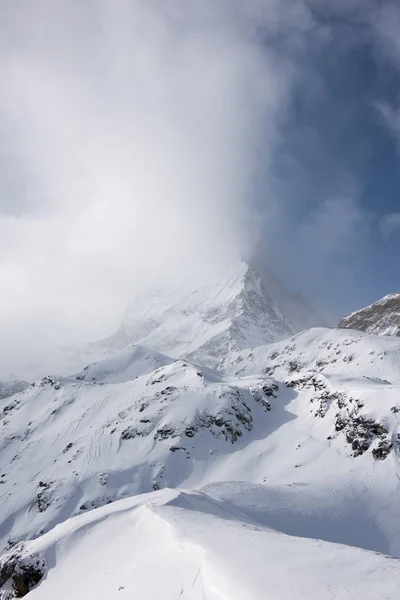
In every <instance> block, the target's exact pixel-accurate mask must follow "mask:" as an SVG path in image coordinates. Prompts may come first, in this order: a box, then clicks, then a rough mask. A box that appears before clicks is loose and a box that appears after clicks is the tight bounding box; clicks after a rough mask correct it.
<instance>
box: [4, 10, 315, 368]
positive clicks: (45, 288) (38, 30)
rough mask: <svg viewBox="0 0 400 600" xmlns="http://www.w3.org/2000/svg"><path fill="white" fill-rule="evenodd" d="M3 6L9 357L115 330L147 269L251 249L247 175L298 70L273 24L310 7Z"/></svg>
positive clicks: (304, 20) (300, 25)
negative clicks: (279, 46)
mask: <svg viewBox="0 0 400 600" xmlns="http://www.w3.org/2000/svg"><path fill="white" fill-rule="evenodd" d="M284 8H286V10H284ZM1 13H2V14H1V15H0V16H1V17H2V18H1V19H0V23H1V24H0V34H1V35H0V37H1V39H2V41H1V42H0V70H1V87H2V94H1V96H0V150H1V157H0V185H1V188H0V189H1V196H0V256H1V259H0V281H1V284H2V294H1V295H0V330H1V331H2V339H1V347H2V348H1V354H2V355H4V356H5V357H6V358H5V359H4V360H3V369H2V372H3V373H4V371H5V369H6V368H7V367H10V368H11V366H12V365H14V364H17V363H18V360H17V357H19V359H20V361H21V363H22V362H23V360H24V359H26V358H29V359H33V358H34V357H36V356H40V355H41V354H42V353H43V352H44V348H47V349H51V347H52V346H53V345H54V344H56V343H59V342H60V340H62V342H64V343H67V342H71V341H81V340H83V339H87V338H90V337H97V336H101V335H103V334H106V333H108V332H109V331H110V330H112V328H113V327H115V326H116V324H117V322H118V319H119V317H120V314H121V311H122V309H123V308H124V306H125V304H126V302H127V301H128V300H129V297H130V295H131V294H132V292H133V291H134V290H135V289H137V287H138V286H140V285H142V284H143V283H144V282H145V281H146V279H147V278H149V277H156V276H158V274H159V273H160V272H162V271H164V270H166V269H173V268H175V267H176V266H177V265H180V266H182V264H189V265H190V268H191V269H193V268H196V265H197V264H199V263H202V262H209V261H210V259H211V258H212V260H213V261H215V260H217V259H220V260H227V259H229V258H230V257H231V256H232V255H236V254H240V253H243V252H246V251H247V250H248V244H249V240H253V239H254V238H255V237H256V230H257V225H256V223H255V220H254V219H253V217H252V212H251V206H252V201H253V199H254V195H255V190H254V187H253V186H254V174H255V172H256V170H257V169H259V167H260V162H262V165H263V167H262V168H263V169H264V170H265V172H267V171H268V162H269V156H270V155H271V153H272V152H273V151H274V148H275V147H276V144H277V143H278V141H279V119H280V115H281V114H282V112H283V114H284V111H285V106H286V102H287V98H288V94H289V92H290V86H291V82H292V81H293V78H294V77H295V74H294V70H293V67H292V65H291V63H290V59H289V58H288V57H287V56H285V55H284V54H282V53H278V52H276V50H274V48H273V46H272V45H271V44H270V43H269V42H268V39H269V36H270V37H273V38H275V37H276V36H280V35H282V34H284V35H286V36H287V47H289V46H290V43H291V41H293V43H294V44H295V45H296V44H298V39H299V36H301V34H302V32H303V31H305V30H307V28H309V27H310V23H311V21H310V16H309V14H308V11H307V10H306V9H305V8H304V6H303V4H302V3H301V2H295V1H293V2H287V3H282V2H277V1H272V0H271V1H261V0H258V1H257V0H252V1H249V2H244V1H243V2H241V1H239V0H236V1H235V2H227V1H225V0H218V1H214V0H205V1H202V2H201V3H199V2H197V1H194V0H193V1H189V2H183V1H180V0H177V1H168V2H166V1H165V0H163V1H161V0H153V1H148V2H147V1H146V2H143V1H141V0H130V1H128V0H119V1H118V2H114V1H113V0H102V1H101V2H100V1H96V2H91V1H87V2H76V1H70V0H62V1H60V2H57V3H53V2H49V1H46V0H38V2H35V3H30V2H24V1H22V0H17V1H16V2H15V3H13V4H12V5H10V4H9V3H7V6H6V5H5V4H3V5H2V8H1ZM296 40H297V41H296ZM261 148H262V151H261ZM38 333H40V335H38Z"/></svg>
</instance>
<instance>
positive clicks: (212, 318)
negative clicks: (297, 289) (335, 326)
mask: <svg viewBox="0 0 400 600" xmlns="http://www.w3.org/2000/svg"><path fill="white" fill-rule="evenodd" d="M277 285H278V284H277V283H276V282H275V284H274V289H275V290H276V291H277V293H278V287H277ZM289 295H290V294H289V293H283V291H282V290H281V293H280V298H283V297H284V296H285V297H286V298H287V301H286V303H284V302H283V301H282V304H285V308H287V309H288V310H287V311H283V310H282V309H281V306H280V303H279V302H277V301H276V300H275V299H274V297H273V296H272V295H271V294H270V292H269V289H268V281H264V280H263V279H262V278H261V277H260V275H258V273H257V272H256V271H254V270H253V269H252V268H251V267H249V266H248V265H247V264H246V263H244V262H241V263H239V264H236V265H229V266H227V267H226V268H224V269H223V270H217V271H214V272H211V273H206V274H201V273H199V274H197V273H192V274H190V275H188V276H187V277H186V279H185V281H181V282H179V283H178V284H176V283H175V284H173V285H172V284H165V285H164V286H160V287H158V288H155V289H152V290H146V291H145V292H142V293H140V294H139V295H138V296H137V297H136V298H135V299H134V301H133V302H132V304H131V306H130V307H129V309H128V310H127V313H126V315H125V318H124V320H123V322H122V325H121V328H120V330H119V331H118V332H117V333H116V334H114V335H113V336H111V337H110V338H108V339H107V340H105V341H104V342H103V343H102V346H103V347H104V348H108V349H121V348H123V347H124V346H125V345H126V344H127V343H129V342H134V343H135V344H141V345H144V346H147V347H149V348H153V349H157V350H158V351H161V352H164V353H166V354H168V355H169V356H173V357H175V358H178V357H184V358H187V359H189V360H193V361H195V362H199V363H201V364H204V365H207V366H210V367H218V366H219V365H220V364H221V358H222V357H224V356H226V354H227V353H229V352H233V351H236V350H240V349H242V348H248V347H254V346H260V345H262V344H265V343H268V342H271V341H274V340H278V339H283V338H285V337H287V336H289V335H291V334H293V333H295V332H296V331H299V330H300V329H302V328H304V327H305V326H308V325H309V324H310V322H312V321H313V322H312V324H313V325H314V324H316V321H318V316H317V315H316V314H315V313H314V312H313V311H312V309H311V308H308V307H306V305H305V304H302V303H301V302H300V300H298V301H297V300H294V299H292V300H291V299H290V298H292V297H290V298H289ZM295 305H296V306H298V307H299V310H298V311H297V312H296V310H295V308H294V307H295ZM319 324H321V323H319Z"/></svg>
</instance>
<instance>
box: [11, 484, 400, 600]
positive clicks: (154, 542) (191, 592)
mask: <svg viewBox="0 0 400 600" xmlns="http://www.w3.org/2000/svg"><path fill="white" fill-rule="evenodd" d="M7 561H8V562H7ZM4 565H7V566H8V567H9V569H8V571H9V573H8V574H9V581H7V582H6V586H8V587H9V588H11V587H12V584H13V583H15V582H17V584H19V585H21V577H19V578H18V575H19V574H20V573H21V572H22V573H23V574H24V575H25V577H24V578H22V581H23V582H24V583H25V582H26V583H27V584H28V585H29V582H30V579H32V577H37V576H40V575H41V574H42V580H41V581H40V582H39V585H38V586H37V587H35V588H34V589H32V591H31V592H30V595H29V598H32V600H54V598H58V599H59V600H67V599H68V600H69V599H70V598H74V599H75V600H88V599H90V600H91V599H93V600H94V599H96V600H109V599H110V598H119V597H121V598H124V597H127V598H138V599H145V598H146V599H147V600H159V599H160V598H163V600H176V599H177V598H182V599H183V598H184V599H187V600H203V599H204V598H207V599H208V600H223V599H226V600H228V599H229V600H244V599H246V600H265V598H282V599H283V598H292V599H293V600H303V599H304V598H307V599H308V600H331V599H332V598H343V599H348V600H352V599H353V598H356V597H357V598H358V597H360V598H363V599H364V600H373V599H374V600H376V599H377V598H379V599H380V600H395V598H397V597H398V589H399V581H400V564H399V561H395V560H393V559H390V558H388V557H385V556H380V555H378V554H376V553H373V552H366V551H365V550H360V549H357V548H351V547H346V546H343V545H339V544H330V543H326V542H321V541H319V540H314V539H308V540H307V539H303V538H297V537H292V536H287V535H284V534H282V533H281V532H279V531H274V530H271V529H269V528H268V527H266V526H264V525H263V524H262V523H259V522H257V521H256V520H255V519H249V518H247V517H246V516H245V515H243V513H241V512H240V511H239V510H238V509H235V508H234V507H233V506H232V505H231V504H230V503H229V502H227V501H226V500H225V501H221V500H220V501H216V500H214V499H212V498H211V497H210V496H208V495H206V494H200V493H196V492H191V491H178V490H174V491H173V490H162V491H159V492H153V493H151V494H147V495H144V496H140V497H134V498H130V499H126V500H122V501H120V502H117V503H113V504H112V505H110V506H106V507H104V508H101V509H98V510H95V511H93V512H91V513H90V514H85V515H81V516H78V517H75V518H74V519H72V520H70V521H67V522H66V523H64V524H62V525H60V526H58V527H56V528H55V529H54V530H53V531H51V532H49V533H48V534H46V535H43V536H42V537H40V538H39V539H37V540H35V541H33V542H29V543H27V544H26V545H25V546H24V547H22V548H16V549H14V550H13V552H12V553H11V554H10V555H9V556H8V557H5V558H4V560H3V566H4ZM33 583H34V582H33ZM6 586H5V587H6ZM5 597H7V596H5Z"/></svg>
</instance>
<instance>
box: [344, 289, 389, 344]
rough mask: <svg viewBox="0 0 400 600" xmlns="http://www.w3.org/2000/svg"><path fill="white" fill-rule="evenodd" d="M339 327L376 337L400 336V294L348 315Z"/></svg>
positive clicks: (387, 297)
mask: <svg viewBox="0 0 400 600" xmlns="http://www.w3.org/2000/svg"><path fill="white" fill-rule="evenodd" d="M338 327H339V328H347V329H359V330H360V331H365V332H366V333H372V334H374V335H395V336H400V292H397V293H396V294H390V295H389V296H385V297H384V298H382V300H379V301H378V302H374V303H373V304H371V305H370V306H367V307H366V308H363V309H361V310H358V311H357V312H354V313H351V314H350V315H347V316H346V317H344V319H342V320H341V321H340V323H339V325H338Z"/></svg>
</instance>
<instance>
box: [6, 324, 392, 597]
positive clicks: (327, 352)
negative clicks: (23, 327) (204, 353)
mask: <svg viewBox="0 0 400 600" xmlns="http://www.w3.org/2000/svg"><path fill="white" fill-rule="evenodd" d="M0 411H2V413H1V417H2V418H1V421H0V427H1V430H2V437H1V447H0V492H1V495H0V515H1V524H0V542H1V547H2V548H3V550H4V551H5V552H6V553H7V552H8V555H9V554H10V553H11V554H12V553H15V552H19V553H20V554H21V556H23V557H24V556H25V557H26V560H27V561H28V562H29V557H30V556H39V557H41V560H44V561H45V562H46V569H45V575H44V577H43V579H42V581H41V582H40V583H39V585H38V586H37V587H36V588H35V589H33V590H32V591H31V592H30V594H31V597H32V598H35V597H36V598H38V599H41V598H43V599H47V598H54V597H57V598H60V599H61V600H64V598H65V599H67V598H68V599H70V598H71V597H73V598H77V600H80V598H85V600H87V599H92V598H93V600H94V599H96V600H101V599H102V598H107V599H108V598H114V597H115V598H120V597H121V598H122V597H123V596H124V594H125V596H127V597H128V596H129V597H137V598H139V599H140V600H142V599H143V600H145V599H146V600H156V599H157V600H158V599H159V598H160V597H162V598H165V600H168V599H169V598H171V599H175V598H188V599H194V600H195V599H197V598H199V599H203V598H207V599H208V600H210V599H211V600H213V599H214V600H217V599H218V600H242V599H243V600H256V599H257V600H258V599H261V598H263V599H268V598H271V599H281V598H289V597H290V598H292V597H293V598H307V599H309V600H313V599H314V598H315V599H318V600H320V599H324V598H327V599H328V598H329V599H332V598H342V597H343V598H357V597H360V598H364V599H365V598H375V599H380V600H382V599H389V598H390V599H393V600H394V599H397V598H398V596H399V590H400V566H399V565H400V563H399V557H400V503H399V501H398V499H399V497H400V465H399V456H400V455H399V439H400V339H398V338H386V337H382V338H379V337H376V336H371V335H368V334H365V333H362V332H358V331H353V330H345V329H343V330H332V329H326V328H318V329H310V330H307V331H304V332H302V333H299V334H296V335H294V336H292V337H291V338H289V339H287V340H284V341H278V342H274V343H270V344H267V345H264V346H260V347H257V348H253V349H247V350H240V351H236V352H232V353H230V354H226V355H225V356H224V360H222V357H221V359H220V368H219V369H215V368H214V369H211V368H208V367H207V366H201V365H200V364H198V362H196V361H193V362H192V361H189V360H187V359H185V360H183V359H174V358H169V357H168V356H167V355H165V354H163V353H160V352H157V351H155V350H149V349H148V348H146V347H144V346H135V345H127V346H126V347H125V348H124V349H123V350H120V351H119V352H114V353H113V355H112V356H109V357H107V358H105V359H104V360H99V361H97V362H96V363H95V364H93V365H89V366H88V367H87V368H86V369H85V370H84V371H82V372H79V373H78V374H77V375H74V376H70V377H55V376H51V377H50V376H49V377H46V378H44V379H43V380H42V381H39V382H36V383H35V384H33V385H31V386H30V387H29V388H28V389H26V390H24V391H22V392H20V393H17V394H14V395H12V396H11V397H8V398H4V399H2V400H0ZM93 509H94V510H93ZM24 540H26V541H24ZM8 555H7V554H6V555H5V558H4V560H5V561H7V556H8ZM388 555H390V558H388ZM0 571H1V570H0ZM7 585H8V588H7ZM9 589H10V587H9V584H6V586H5V588H4V590H3V591H4V592H6V591H7V590H9ZM7 593H8V591H7ZM0 594H1V592H0ZM4 597H7V596H4ZM0 598H1V595H0Z"/></svg>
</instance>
